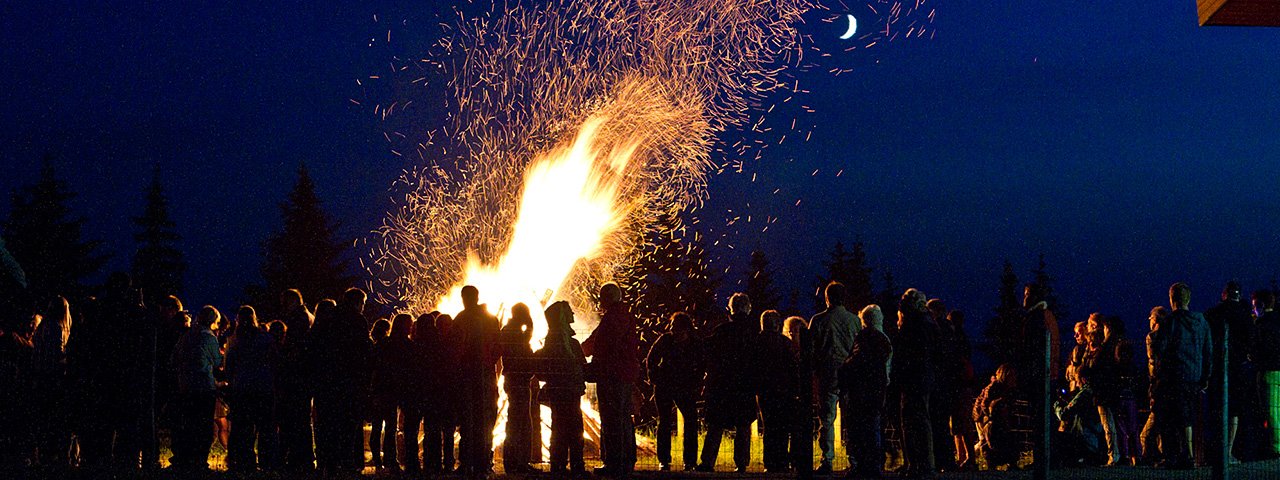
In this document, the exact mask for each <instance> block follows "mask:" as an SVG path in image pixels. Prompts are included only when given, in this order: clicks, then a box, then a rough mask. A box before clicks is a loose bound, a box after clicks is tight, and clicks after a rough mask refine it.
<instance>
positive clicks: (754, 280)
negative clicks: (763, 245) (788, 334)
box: [744, 250, 781, 312]
mask: <svg viewBox="0 0 1280 480" xmlns="http://www.w3.org/2000/svg"><path fill="white" fill-rule="evenodd" d="M744 293H746V294H747V296H748V297H750V298H751V309H752V310H753V311H755V312H763V311H765V310H774V309H777V308H778V302H779V300H780V299H781V297H780V296H779V295H778V292H777V289H776V288H775V287H774V285H773V268H772V267H770V266H769V258H768V257H766V256H765V254H764V252H763V251H760V250H754V251H752V252H751V259H750V261H748V263H747V286H746V288H745V289H744Z"/></svg>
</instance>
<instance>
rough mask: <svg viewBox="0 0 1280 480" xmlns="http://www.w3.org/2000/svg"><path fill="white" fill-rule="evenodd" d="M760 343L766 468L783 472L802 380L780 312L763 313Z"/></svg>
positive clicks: (761, 422) (762, 423)
mask: <svg viewBox="0 0 1280 480" xmlns="http://www.w3.org/2000/svg"><path fill="white" fill-rule="evenodd" d="M757 343H758V345H757V352H756V355H757V356H758V357H759V359H760V362H759V366H760V368H759V371H758V372H757V374H758V375H759V376H760V388H759V389H758V394H759V400H758V403H759V405H760V429H761V430H762V432H763V434H764V469H765V471H766V472H768V473H784V472H787V471H789V470H790V467H791V459H790V458H789V457H788V456H787V446H788V440H790V438H791V436H790V432H791V425H792V424H793V423H794V422H795V420H794V417H795V413H796V408H797V407H796V404H797V403H798V401H797V399H796V394H795V392H796V391H797V389H798V388H799V384H800V382H801V380H800V375H799V373H800V367H799V365H797V358H796V357H795V356H794V355H792V352H791V340H790V339H788V338H787V337H785V336H783V335H782V315H781V314H779V313H778V311H777V310H766V311H765V312H764V313H762V314H760V338H759V339H758V340H757ZM735 452H736V451H735Z"/></svg>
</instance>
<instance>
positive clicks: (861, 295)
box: [814, 242, 875, 311]
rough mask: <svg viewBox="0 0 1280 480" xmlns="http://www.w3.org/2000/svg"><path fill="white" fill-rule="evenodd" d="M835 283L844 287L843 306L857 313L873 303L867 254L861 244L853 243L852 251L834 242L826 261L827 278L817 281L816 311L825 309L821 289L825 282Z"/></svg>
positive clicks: (840, 243) (873, 296)
mask: <svg viewBox="0 0 1280 480" xmlns="http://www.w3.org/2000/svg"><path fill="white" fill-rule="evenodd" d="M833 280H834V281H837V282H840V283H843V284H844V286H845V292H846V298H845V299H844V305H845V307H846V308H848V309H849V310H851V311H857V310H859V309H861V308H862V307H865V306H867V305H870V304H871V303H872V302H874V301H875V292H874V291H873V290H872V285H871V267H868V266H867V252H866V249H865V248H864V246H863V244H862V242H855V243H854V244H853V250H846V249H845V246H844V243H843V242H836V244H835V246H834V247H832V248H831V253H830V254H829V259H828V260H827V277H826V278H823V279H819V281H818V283H819V285H818V286H817V289H816V292H817V295H816V298H815V303H814V305H815V307H816V308H817V310H818V311H821V310H822V309H824V308H826V304H825V300H824V299H823V297H822V289H823V287H825V286H826V284H827V282H830V281H833Z"/></svg>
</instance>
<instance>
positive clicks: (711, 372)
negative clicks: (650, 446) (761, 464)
mask: <svg viewBox="0 0 1280 480" xmlns="http://www.w3.org/2000/svg"><path fill="white" fill-rule="evenodd" d="M759 335H760V324H759V323H757V322H754V321H752V319H751V298H750V297H748V296H747V294H745V293H735V294H733V296H732V297H730V298H729V322H728V323H724V324H721V325H719V326H717V327H716V328H715V330H713V331H712V333H711V336H710V337H709V338H707V360H706V365H707V380H706V388H705V394H706V398H707V436H706V438H705V439H704V440H703V443H702V463H700V464H699V465H698V470H699V471H703V472H710V471H713V470H715V465H716V458H717V457H718V456H719V454H720V440H721V439H722V437H724V432H725V430H728V429H733V430H734V432H735V433H734V436H733V463H734V465H735V466H736V469H737V471H738V472H739V473H741V472H745V471H747V467H748V466H750V465H751V424H752V423H753V422H755V420H756V403H755V394H756V391H757V389H758V388H759V384H760V381H761V379H760V378H759V377H758V370H757V368H758V366H759V365H758V364H757V362H756V360H757V355H758V351H757V350H756V348H757V345H759Z"/></svg>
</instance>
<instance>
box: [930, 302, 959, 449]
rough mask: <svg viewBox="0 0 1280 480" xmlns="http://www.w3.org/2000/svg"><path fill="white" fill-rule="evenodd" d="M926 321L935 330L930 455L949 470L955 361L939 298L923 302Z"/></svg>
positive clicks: (945, 317) (949, 331) (951, 333)
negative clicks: (926, 315) (927, 312)
mask: <svg viewBox="0 0 1280 480" xmlns="http://www.w3.org/2000/svg"><path fill="white" fill-rule="evenodd" d="M925 309H927V310H928V311H929V322H930V323H932V324H933V326H934V330H935V331H936V332H937V341H936V342H935V343H934V344H933V358H932V360H931V361H932V362H933V371H934V372H936V373H937V374H936V375H934V377H933V378H934V382H933V392H930V394H929V415H930V419H929V421H930V422H932V430H933V457H934V462H935V466H936V467H937V468H938V469H939V470H944V471H951V470H953V469H955V466H956V451H955V443H954V440H953V439H952V437H951V413H952V412H953V411H954V410H955V403H956V401H957V400H956V396H957V394H956V392H955V390H956V387H957V386H956V378H955V376H954V375H947V374H950V373H953V372H952V371H951V369H952V368H953V367H954V365H955V364H956V359H955V351H954V348H953V342H952V337H954V333H953V330H952V328H951V322H948V321H947V304H946V303H945V302H943V301H942V299H940V298H933V299H930V300H929V301H928V302H926V303H925Z"/></svg>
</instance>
